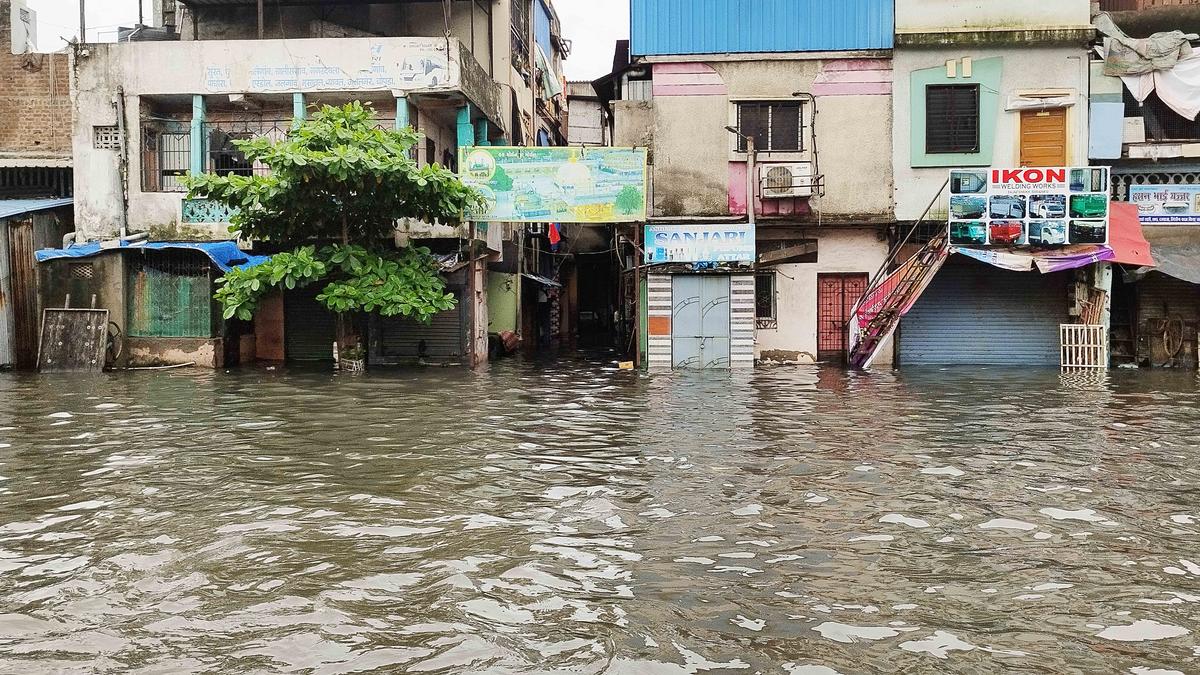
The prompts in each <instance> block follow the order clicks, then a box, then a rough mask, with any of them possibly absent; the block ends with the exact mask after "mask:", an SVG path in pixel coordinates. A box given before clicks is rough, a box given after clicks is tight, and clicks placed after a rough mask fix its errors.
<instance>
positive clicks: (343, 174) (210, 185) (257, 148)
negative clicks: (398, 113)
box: [184, 101, 479, 248]
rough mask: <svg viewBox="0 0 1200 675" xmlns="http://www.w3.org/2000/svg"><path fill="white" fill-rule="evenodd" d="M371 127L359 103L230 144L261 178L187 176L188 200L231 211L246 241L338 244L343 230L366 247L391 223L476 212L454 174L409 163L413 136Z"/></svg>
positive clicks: (371, 117) (371, 115) (472, 197)
mask: <svg viewBox="0 0 1200 675" xmlns="http://www.w3.org/2000/svg"><path fill="white" fill-rule="evenodd" d="M375 124H376V120H375V112H374V111H373V110H371V109H370V108H369V107H365V106H363V104H362V103H360V102H358V101H355V102H353V103H347V104H346V105H344V106H341V107H333V106H325V107H324V108H322V109H321V110H319V111H317V112H316V113H315V114H313V116H312V117H311V118H310V119H307V120H305V121H304V122H302V123H301V124H299V125H297V126H296V127H295V128H294V129H292V130H291V131H289V132H288V135H287V138H286V139H285V140H283V141H281V142H278V143H274V142H272V141H271V139H269V138H256V139H253V140H247V141H235V142H234V145H236V146H237V148H238V149H239V150H241V152H242V153H243V154H244V155H245V156H246V159H247V160H248V161H250V162H257V163H261V164H263V165H265V166H267V167H268V168H269V169H270V173H269V174H266V175H257V174H256V175H252V176H238V175H233V174H227V175H224V176H221V175H217V174H203V175H199V176H195V175H192V176H188V177H187V178H185V179H184V182H185V184H186V185H187V187H188V190H189V193H188V196H189V197H204V198H208V199H213V200H216V201H218V202H221V203H223V204H225V205H226V206H229V207H230V208H232V209H236V211H237V213H236V214H234V215H233V216H232V219H231V220H232V225H233V229H235V230H240V231H241V232H242V234H243V236H245V237H248V238H252V239H257V240H261V241H285V242H286V241H297V242H303V241H310V240H314V239H316V240H320V239H326V240H328V239H342V235H343V225H344V226H345V227H346V235H347V237H346V239H347V240H348V243H357V244H361V245H363V246H367V247H368V248H373V247H375V246H376V245H377V244H378V242H380V241H381V240H384V239H387V238H389V237H390V236H391V233H392V228H393V226H394V222H395V221H396V220H397V219H400V218H418V219H421V220H426V221H430V222H432V221H434V220H441V221H451V220H455V219H457V218H458V217H459V215H460V214H461V213H463V212H464V211H466V210H469V209H472V208H476V207H477V206H478V205H479V195H478V193H476V192H475V191H474V190H472V189H471V188H469V187H467V186H466V185H464V184H463V183H462V181H460V180H459V179H458V177H457V176H455V175H454V173H452V172H451V171H449V170H448V169H445V168H443V167H441V166H438V165H433V164H431V165H428V166H424V167H421V166H418V165H417V163H416V162H415V161H413V160H412V159H411V158H410V157H409V154H408V151H409V149H410V148H412V147H413V145H415V144H416V143H417V141H418V137H417V133H416V132H415V131H413V130H412V129H401V130H397V129H378V128H376V127H375Z"/></svg>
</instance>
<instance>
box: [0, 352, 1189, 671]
mask: <svg viewBox="0 0 1200 675" xmlns="http://www.w3.org/2000/svg"><path fill="white" fill-rule="evenodd" d="M1198 429H1200V396H1198V395H1197V384H1196V379H1195V376H1194V375H1187V374H1182V373H1139V372H1133V373H1129V372H1116V373H1113V374H1112V375H1111V376H1109V378H1107V379H1097V378H1087V377H1082V378H1078V379H1076V378H1064V377H1063V376H1060V375H1059V374H1058V373H1057V372H1054V371H1037V370H1011V371H1004V370H996V369H990V370H979V369H970V370H927V371H921V370H916V371H908V372H903V373H900V374H888V373H877V374H871V375H861V374H858V375H856V374H846V373H843V372H840V371H837V370H829V369H826V370H822V369H817V368H781V369H765V370H759V371H757V372H754V373H752V374H749V373H747V374H728V373H677V374H670V375H663V376H654V377H648V376H645V375H642V374H638V373H633V372H628V371H618V370H615V369H613V368H611V367H609V366H608V365H606V364H601V363H593V362H587V361H566V362H561V363H557V364H538V363H522V362H516V361H510V362H505V363H502V364H499V365H495V366H493V367H492V368H491V369H490V370H488V371H486V372H482V373H469V372H465V371H461V370H446V369H432V370H426V371H413V370H407V371H406V370H398V371H376V372H372V373H369V374H367V375H365V376H335V375H330V374H326V373H320V372H307V373H304V372H288V371H284V370H282V369H281V370H279V371H264V370H245V371H234V372H228V373H226V372H218V373H204V372H196V371H190V372H183V371H165V372H161V371H160V372H139V373H121V374H112V375H105V376H102V377H97V378H67V377H49V376H36V375H27V374H25V375H22V374H11V373H10V374H0V602H2V604H0V672H4V673H40V672H56V673H57V672H66V673H75V672H79V673H103V672H121V673H126V672H133V673H201V672H204V673H235V672H237V673H241V672H314V673H349V672H381V673H393V672H412V673H584V674H586V673H597V674H598V673H621V674H633V673H637V674H642V673H645V674H648V675H659V674H675V673H706V672H719V673H742V672H744V673H784V674H788V673H792V674H797V673H806V674H818V673H833V672H841V673H846V674H849V673H861V672H867V673H869V672H896V671H905V672H935V671H943V672H956V673H993V672H997V671H1000V670H1019V671H1023V672H1044V673H1063V672H1129V673H1163V672H1170V671H1180V672H1197V671H1198V670H1200V625H1198V621H1197V620H1198V619H1200V462H1198V459H1200V450H1198V448H1197V444H1198V443H1200V433H1197V432H1198Z"/></svg>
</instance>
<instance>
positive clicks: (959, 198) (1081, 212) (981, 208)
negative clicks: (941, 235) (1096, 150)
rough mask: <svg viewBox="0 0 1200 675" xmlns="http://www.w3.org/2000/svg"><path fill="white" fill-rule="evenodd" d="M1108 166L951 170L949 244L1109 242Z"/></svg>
mask: <svg viewBox="0 0 1200 675" xmlns="http://www.w3.org/2000/svg"><path fill="white" fill-rule="evenodd" d="M1108 176H1109V169H1108V167H1094V166H1093V167H1078V168H1065V167H1064V168H1035V169H954V170H952V171H951V172H950V208H949V214H950V225H949V227H950V244H951V245H952V246H967V247H980V246H997V247H1007V248H1020V247H1040V248H1049V247H1059V246H1067V245H1069V244H1107V243H1108V188H1109V178H1108Z"/></svg>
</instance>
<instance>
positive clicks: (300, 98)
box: [292, 92, 308, 127]
mask: <svg viewBox="0 0 1200 675" xmlns="http://www.w3.org/2000/svg"><path fill="white" fill-rule="evenodd" d="M307 118H308V109H307V108H305V107H304V94H303V93H302V92H296V93H294V94H292V126H293V127H298V126H300V123H301V122H303V121H304V120H305V119H307Z"/></svg>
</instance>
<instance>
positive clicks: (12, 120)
mask: <svg viewBox="0 0 1200 675" xmlns="http://www.w3.org/2000/svg"><path fill="white" fill-rule="evenodd" d="M11 4H12V3H11V1H10V0H0V153H33V154H37V155H45V154H52V155H61V156H69V155H70V154H71V106H70V80H69V74H68V71H67V68H68V66H67V56H66V54H18V55H14V54H13V53H12V44H11V39H10V37H9V36H10V35H11V31H10V27H9V22H10V20H11V18H12V7H11Z"/></svg>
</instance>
